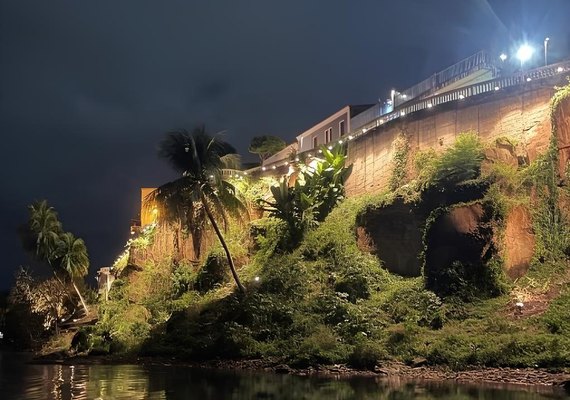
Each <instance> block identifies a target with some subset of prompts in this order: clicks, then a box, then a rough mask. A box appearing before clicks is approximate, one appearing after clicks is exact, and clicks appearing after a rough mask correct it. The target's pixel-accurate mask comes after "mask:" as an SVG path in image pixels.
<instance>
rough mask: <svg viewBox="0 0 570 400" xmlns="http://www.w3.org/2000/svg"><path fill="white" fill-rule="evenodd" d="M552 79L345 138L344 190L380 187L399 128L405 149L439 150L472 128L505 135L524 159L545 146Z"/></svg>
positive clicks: (488, 135)
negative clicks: (349, 171) (347, 140)
mask: <svg viewBox="0 0 570 400" xmlns="http://www.w3.org/2000/svg"><path fill="white" fill-rule="evenodd" d="M563 83H564V79H563V77H562V79H560V78H557V79H556V81H545V80H543V81H540V82H536V83H535V82H529V83H528V84H527V85H525V86H524V87H518V88H511V89H504V90H501V91H497V92H494V93H488V94H483V95H479V96H475V97H470V98H467V99H464V100H459V101H456V102H452V103H449V104H443V105H439V106H437V107H434V108H433V109H429V110H424V111H421V112H418V113H415V114H413V115H408V116H404V117H401V118H399V119H398V120H395V121H391V122H389V123H386V124H385V125H382V126H380V127H378V128H376V129H374V130H371V131H369V132H367V133H366V134H365V135H362V136H359V137H357V138H356V139H354V140H353V141H351V142H350V143H349V148H348V164H349V165H350V164H352V166H353V169H352V174H351V176H350V177H349V178H348V180H347V182H346V190H347V194H348V196H355V195H360V194H364V193H374V192H379V191H383V190H385V189H386V188H387V187H388V182H389V180H390V175H391V172H392V162H393V161H392V160H393V152H394V149H393V141H394V139H395V138H396V136H397V135H398V134H399V133H400V132H404V133H406V134H407V135H408V138H409V142H410V146H411V151H416V150H418V149H419V150H425V149H427V148H429V147H431V148H434V149H435V150H436V151H443V150H444V149H446V148H447V147H449V146H450V145H452V144H453V142H454V141H455V137H456V136H457V135H458V134H459V133H462V132H466V131H474V132H477V133H478V134H479V135H480V137H481V138H482V139H483V140H484V141H485V142H492V141H494V140H495V139H497V138H500V137H504V136H507V137H510V138H513V139H515V140H516V141H517V143H519V145H518V146H517V148H518V151H520V152H522V153H523V155H524V156H527V157H528V158H529V160H530V161H532V160H534V159H536V157H537V156H538V155H539V154H540V153H542V152H544V151H545V150H546V148H547V147H548V144H549V140H550V134H551V122H550V115H549V111H550V105H549V103H550V99H551V98H552V95H553V93H554V91H555V89H554V86H556V85H562V84H563Z"/></svg>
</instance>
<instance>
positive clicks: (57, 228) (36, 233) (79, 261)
mask: <svg viewBox="0 0 570 400" xmlns="http://www.w3.org/2000/svg"><path fill="white" fill-rule="evenodd" d="M28 210H29V212H30V219H29V222H28V224H29V230H30V232H31V233H32V236H33V237H34V238H35V245H34V246H33V247H34V251H35V257H36V258H38V259H39V260H42V261H46V262H47V263H48V264H49V266H50V267H51V269H52V272H53V274H54V276H55V278H56V279H57V281H58V282H59V283H60V284H61V286H62V287H65V286H66V285H65V284H64V282H62V280H61V279H60V276H59V274H58V272H65V273H66V275H68V276H69V277H70V280H71V284H72V285H73V288H74V289H75V292H76V293H77V295H78V296H79V300H80V301H81V304H82V306H83V308H84V309H85V314H86V315H89V310H88V309H87V306H86V305H85V301H84V300H83V297H82V296H81V293H80V292H79V290H78V289H77V286H76V284H75V281H74V279H75V278H77V277H83V276H85V275H86V274H87V271H88V269H89V259H88V257H87V249H86V247H85V243H84V242H83V240H81V239H76V238H75V237H74V236H73V234H71V233H64V232H63V229H62V226H61V222H59V220H58V219H57V212H56V211H55V209H54V208H53V207H50V206H49V205H48V202H47V201H46V200H41V201H37V202H35V203H33V204H32V205H30V206H29V207H28Z"/></svg>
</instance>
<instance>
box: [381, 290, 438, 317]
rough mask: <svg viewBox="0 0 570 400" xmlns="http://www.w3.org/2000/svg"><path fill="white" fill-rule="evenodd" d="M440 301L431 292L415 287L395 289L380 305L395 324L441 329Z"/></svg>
mask: <svg viewBox="0 0 570 400" xmlns="http://www.w3.org/2000/svg"><path fill="white" fill-rule="evenodd" d="M441 305H442V303H441V299H440V298H439V297H438V296H437V295H436V294H435V293H433V292H430V291H428V290H425V289H423V288H421V287H419V286H417V285H414V286H409V287H402V288H400V287H397V289H395V290H394V291H393V293H392V294H391V296H390V297H389V298H388V299H387V300H386V302H385V303H384V304H383V305H382V309H383V310H384V311H385V312H386V313H387V314H388V316H389V317H390V318H391V320H392V321H393V322H394V323H396V324H399V323H413V324H417V325H419V326H428V327H432V328H441V325H442V323H443V319H444V318H443V316H442V314H441Z"/></svg>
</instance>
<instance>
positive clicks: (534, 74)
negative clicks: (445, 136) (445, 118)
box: [351, 61, 570, 137]
mask: <svg viewBox="0 0 570 400" xmlns="http://www.w3.org/2000/svg"><path fill="white" fill-rule="evenodd" d="M569 71H570V61H564V62H561V63H558V64H552V65H548V66H546V67H541V68H536V69H533V70H529V71H523V72H519V73H517V74H515V75H511V76H507V77H503V78H497V79H492V80H489V81H485V82H481V83H476V84H474V85H471V86H465V87H462V88H459V89H455V90H452V91H449V92H445V93H442V94H439V95H437V94H436V95H432V96H429V97H425V98H422V99H416V100H414V101H412V102H409V103H407V104H406V105H403V106H400V107H397V108H396V109H395V110H394V111H393V112H391V113H389V114H385V115H379V116H378V117H376V118H375V119H373V120H369V122H367V123H365V124H363V125H361V126H360V127H358V129H357V130H356V131H353V132H352V134H351V136H353V137H355V136H358V135H360V134H362V133H366V131H367V130H368V129H371V128H375V127H377V126H380V125H383V124H384V123H386V122H388V121H392V120H394V119H397V118H400V117H403V116H405V115H408V114H411V113H414V112H417V111H421V110H425V109H431V108H433V107H435V106H437V105H440V104H444V103H449V102H452V101H457V100H463V99H465V98H467V97H471V96H477V95H479V94H483V93H491V92H496V91H500V90H501V89H505V88H509V87H513V86H518V85H523V84H527V83H530V82H533V81H535V80H540V79H545V78H550V77H553V76H556V75H560V74H562V73H565V72H569ZM358 116H360V115H358ZM353 126H354V125H353Z"/></svg>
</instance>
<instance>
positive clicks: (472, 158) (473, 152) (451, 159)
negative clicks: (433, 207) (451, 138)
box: [434, 132, 484, 188]
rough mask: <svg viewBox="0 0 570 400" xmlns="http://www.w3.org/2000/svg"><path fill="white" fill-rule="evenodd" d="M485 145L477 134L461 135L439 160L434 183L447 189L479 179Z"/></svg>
mask: <svg viewBox="0 0 570 400" xmlns="http://www.w3.org/2000/svg"><path fill="white" fill-rule="evenodd" d="M483 157H484V153H483V145H482V144H481V141H480V140H479V137H478V136H477V134H476V133H473V132H467V133H461V134H459V135H458V136H457V138H456V139H455V143H454V144H453V146H451V147H450V148H449V149H448V150H447V151H445V153H443V155H442V156H441V157H440V158H439V160H438V161H437V164H436V170H435V174H434V181H435V182H436V184H437V185H438V186H439V187H441V188H445V187H447V186H448V185H450V184H457V183H459V182H464V181H467V180H470V179H475V178H477V177H478V176H479V175H480V173H481V162H482V161H483Z"/></svg>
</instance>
